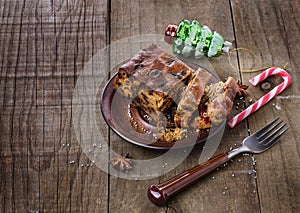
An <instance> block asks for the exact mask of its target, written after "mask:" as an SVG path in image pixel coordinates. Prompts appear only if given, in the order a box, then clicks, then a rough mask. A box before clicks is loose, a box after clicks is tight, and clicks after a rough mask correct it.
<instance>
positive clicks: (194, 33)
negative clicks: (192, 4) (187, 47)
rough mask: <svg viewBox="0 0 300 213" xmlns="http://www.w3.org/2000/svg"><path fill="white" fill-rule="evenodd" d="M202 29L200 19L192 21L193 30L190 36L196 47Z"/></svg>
mask: <svg viewBox="0 0 300 213" xmlns="http://www.w3.org/2000/svg"><path fill="white" fill-rule="evenodd" d="M201 31H202V29H201V27H200V25H199V23H198V21H196V20H193V21H192V23H191V31H190V35H189V38H190V39H191V43H192V45H193V46H194V47H196V45H197V43H198V41H199V40H200V36H201Z"/></svg>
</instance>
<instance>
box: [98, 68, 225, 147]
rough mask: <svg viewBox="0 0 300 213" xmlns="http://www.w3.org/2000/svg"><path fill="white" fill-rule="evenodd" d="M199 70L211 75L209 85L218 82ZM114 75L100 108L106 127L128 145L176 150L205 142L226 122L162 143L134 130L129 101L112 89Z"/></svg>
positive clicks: (213, 75)
mask: <svg viewBox="0 0 300 213" xmlns="http://www.w3.org/2000/svg"><path fill="white" fill-rule="evenodd" d="M185 63H186V64H187V65H189V66H190V67H191V68H192V69H194V70H197V69H198V68H199V67H201V66H199V65H197V64H193V63H188V62H185ZM201 68H202V69H204V70H205V71H207V72H209V73H210V74H211V75H212V78H211V83H215V82H218V81H220V79H219V77H218V76H217V75H216V74H215V73H213V72H211V71H209V70H207V69H206V68H204V67H201ZM116 75H117V73H116V74H114V75H113V76H112V77H111V79H110V80H109V81H108V82H107V84H106V86H105V87H104V89H103V92H102V96H101V102H100V108H101V112H102V115H103V118H104V120H105V122H106V123H107V125H108V126H109V127H110V128H111V129H112V130H113V131H114V132H115V133H116V134H117V135H119V136H120V137H121V138H123V139H124V140H126V141H128V142H130V143H133V144H136V145H139V146H142V147H147V148H152V149H170V148H171V147H173V146H174V144H176V146H175V147H176V148H184V147H187V146H193V145H195V144H198V143H203V142H205V141H206V140H207V139H209V138H212V137H214V136H216V135H217V134H218V133H220V132H221V131H222V130H223V127H224V126H225V123H226V121H225V120H224V122H222V123H221V124H220V125H217V126H212V127H211V128H210V129H207V130H201V132H200V134H199V133H196V132H189V134H188V136H187V137H185V138H183V139H181V140H178V141H176V142H163V141H160V140H159V139H157V138H155V137H153V135H152V134H151V133H149V132H148V131H144V132H143V131H142V132H141V131H137V129H136V128H134V126H133V125H132V123H131V122H130V115H129V111H128V106H129V105H130V100H129V99H127V98H124V97H123V96H122V95H120V94H119V93H118V92H116V91H115V89H114V88H113V82H114V79H115V78H116ZM140 120H141V121H143V120H144V119H143V118H141V119H140ZM143 125H145V126H147V127H148V128H149V129H151V128H155V127H151V125H149V123H148V122H147V121H146V120H144V122H143ZM199 135H200V136H199Z"/></svg>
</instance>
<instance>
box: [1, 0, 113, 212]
mask: <svg viewBox="0 0 300 213" xmlns="http://www.w3.org/2000/svg"><path fill="white" fill-rule="evenodd" d="M0 8H1V11H2V12H1V14H2V16H1V20H0V23H1V32H0V45H1V47H2V51H1V53H0V60H1V77H0V87H1V89H0V91H1V92H0V98H1V106H0V112H1V113H0V120H1V139H0V153H1V154H0V159H1V160H0V161H1V164H0V167H1V168H0V170H1V181H0V182H1V193H0V200H1V201H0V202H1V203H0V209H1V212H24V211H25V212H49V211H51V212H65V211H71V212H80V211H81V212H90V211H102V210H106V209H107V174H105V173H103V172H102V171H100V170H99V169H94V168H93V167H88V166H87V164H91V162H90V160H89V159H88V158H87V157H86V156H85V155H84V153H83V152H82V151H81V149H80V147H79V143H78V142H77V138H76V137H75V134H74V131H73V128H72V124H71V119H72V113H71V111H72V102H71V100H72V92H73V89H74V86H75V83H76V79H77V77H78V76H79V75H80V73H81V70H82V68H83V66H84V65H85V63H86V62H87V61H88V60H89V59H90V58H91V57H92V56H93V54H95V53H96V52H97V51H98V50H100V49H101V48H102V47H104V46H105V45H106V44H107V37H108V36H107V31H106V28H107V24H106V23H107V20H108V13H107V2H106V1H101V2H98V1H47V0H41V1H2V2H1V3H0ZM82 164H83V166H81V165H82Z"/></svg>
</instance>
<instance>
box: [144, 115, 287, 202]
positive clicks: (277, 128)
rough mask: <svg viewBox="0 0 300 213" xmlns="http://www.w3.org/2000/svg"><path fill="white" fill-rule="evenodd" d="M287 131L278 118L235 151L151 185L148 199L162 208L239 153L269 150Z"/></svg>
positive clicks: (244, 141) (247, 139)
mask: <svg viewBox="0 0 300 213" xmlns="http://www.w3.org/2000/svg"><path fill="white" fill-rule="evenodd" d="M287 130H288V127H286V123H283V122H282V121H281V120H280V119H279V117H277V118H275V119H274V120H273V121H271V122H270V123H268V124H267V125H266V126H264V127H263V128H261V129H259V130H258V131H256V132H255V133H253V134H252V135H250V136H248V137H247V138H245V139H244V140H243V143H242V145H241V146H240V147H238V148H237V149H233V150H231V151H229V152H227V153H222V154H219V155H217V156H216V157H214V158H212V159H210V160H209V161H207V162H205V163H203V164H200V165H197V166H195V167H193V168H191V169H189V170H187V171H185V172H183V173H181V174H179V175H177V176H175V177H173V178H171V179H169V180H167V181H165V182H163V183H160V184H153V185H151V186H150V187H149V188H148V198H149V199H150V200H151V201H152V202H153V203H154V204H156V205H158V206H162V205H163V204H165V203H166V202H167V200H168V199H169V198H170V197H172V196H173V195H175V194H176V193H177V192H179V191H181V190H183V189H185V188H187V187H188V186H190V185H191V184H192V183H194V182H195V181H197V180H198V179H200V178H201V177H203V176H204V175H206V174H208V173H209V172H211V171H213V170H215V169H217V168H218V167H220V166H222V165H223V164H224V163H226V162H228V161H229V160H230V159H232V158H233V157H234V156H236V155H238V154H241V153H245V152H248V153H262V152H264V151H266V150H267V149H269V148H270V147H271V146H272V145H273V144H274V143H276V142H277V141H278V139H279V138H280V137H281V136H282V135H283V134H284V133H285V132H286V131H287Z"/></svg>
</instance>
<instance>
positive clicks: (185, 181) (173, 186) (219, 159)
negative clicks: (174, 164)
mask: <svg viewBox="0 0 300 213" xmlns="http://www.w3.org/2000/svg"><path fill="white" fill-rule="evenodd" d="M228 160H229V158H228V155H227V154H225V153H222V154H220V155H218V156H216V157H214V158H212V159H210V160H209V161H207V162H205V163H203V164H200V165H197V166H195V167H193V168H191V169H189V170H187V171H185V172H183V173H181V174H179V175H176V176H175V177H173V178H171V179H170V180H167V181H165V182H163V183H160V184H153V185H151V186H150V187H149V188H148V198H149V200H151V202H152V203H154V204H156V205H158V206H162V205H164V204H165V203H166V201H167V200H168V199H169V198H170V197H172V196H173V195H175V194H176V193H177V192H179V191H181V190H183V189H185V188H187V187H188V186H189V185H191V184H192V183H194V182H195V181H197V180H198V179H200V178H201V177H203V176H204V175H206V174H208V173H209V172H211V171H213V170H215V169H217V168H218V167H220V166H221V165H223V164H224V163H226V162H227V161H228Z"/></svg>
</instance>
